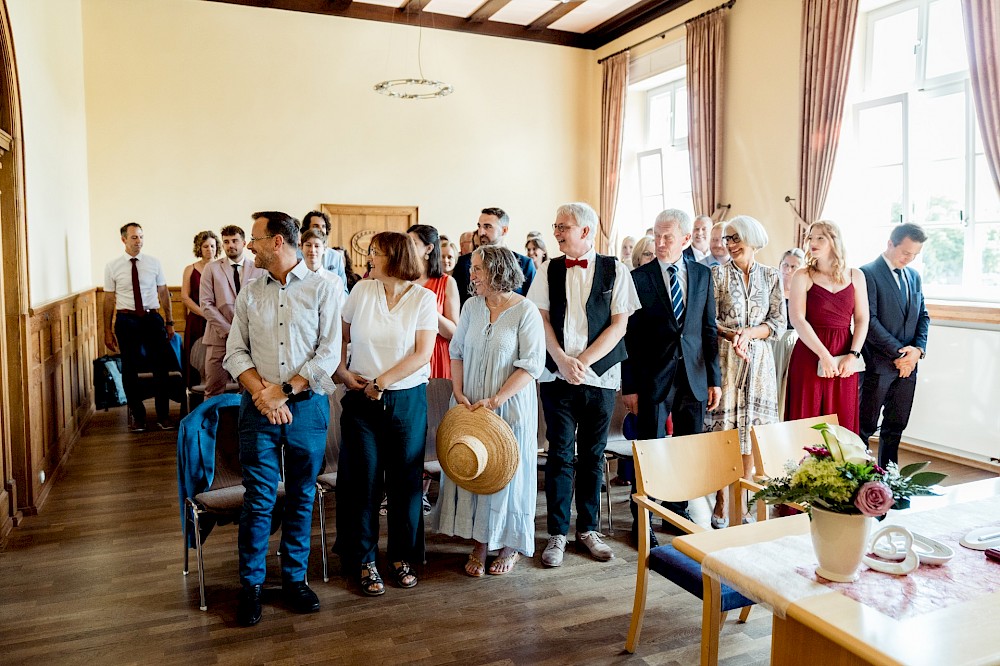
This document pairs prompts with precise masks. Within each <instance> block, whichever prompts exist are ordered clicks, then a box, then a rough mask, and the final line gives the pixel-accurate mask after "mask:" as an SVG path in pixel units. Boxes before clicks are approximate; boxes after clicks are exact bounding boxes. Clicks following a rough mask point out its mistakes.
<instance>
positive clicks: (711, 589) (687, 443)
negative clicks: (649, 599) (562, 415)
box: [625, 430, 759, 664]
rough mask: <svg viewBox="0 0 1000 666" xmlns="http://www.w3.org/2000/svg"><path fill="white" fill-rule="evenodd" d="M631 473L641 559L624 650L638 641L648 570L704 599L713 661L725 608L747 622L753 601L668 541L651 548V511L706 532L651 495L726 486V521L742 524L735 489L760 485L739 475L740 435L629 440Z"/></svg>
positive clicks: (707, 651)
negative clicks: (703, 569) (707, 572)
mask: <svg viewBox="0 0 1000 666" xmlns="http://www.w3.org/2000/svg"><path fill="white" fill-rule="evenodd" d="M633 454H634V458H635V477H636V484H637V489H638V492H637V493H636V494H635V495H634V496H633V497H634V498H635V502H636V504H638V505H639V520H640V525H639V526H638V534H639V562H638V566H637V570H636V577H635V604H634V606H633V608H632V623H631V626H630V627H629V631H628V639H627V640H626V642H625V649H626V650H627V651H629V652H635V648H636V646H637V645H638V643H639V632H640V630H641V629H642V620H643V615H644V614H645V612H646V587H647V585H648V584H649V570H650V569H652V570H653V571H655V572H656V573H658V574H660V575H661V576H664V577H665V578H667V579H668V580H670V581H671V582H673V583H674V584H676V585H679V586H680V587H682V588H684V589H685V590H687V591H688V592H690V593H692V594H694V595H695V596H697V597H699V598H700V599H702V600H703V606H702V628H701V663H702V664H716V663H717V662H718V659H719V630H720V628H721V627H722V623H723V622H724V621H725V617H726V613H727V612H728V611H730V610H733V609H736V608H742V609H743V611H742V612H741V613H740V622H745V621H746V618H747V616H748V615H749V614H750V607H751V605H752V604H753V602H752V601H751V600H749V599H747V598H746V597H744V596H742V595H741V594H739V593H738V592H736V591H735V590H733V589H732V588H730V587H729V586H727V585H723V584H722V583H720V582H719V581H717V580H714V579H711V578H709V577H708V576H705V575H703V574H702V572H701V565H699V564H698V563H697V562H696V561H694V560H693V559H691V558H690V557H688V556H687V555H684V554H683V553H681V552H680V551H678V550H677V549H676V548H674V547H673V546H671V545H665V546H659V547H657V548H654V549H652V550H650V548H649V520H650V518H649V514H650V513H655V514H656V515H658V516H660V517H661V518H663V519H664V520H666V521H668V522H669V523H671V524H672V525H674V526H676V527H678V528H680V529H681V530H683V531H685V532H688V533H694V532H701V531H704V528H703V527H701V526H700V525H696V524H695V523H692V522H691V521H689V520H686V519H684V518H682V517H681V516H679V515H678V514H676V513H674V512H672V511H670V510H668V509H666V508H665V507H662V506H660V505H659V504H658V503H657V502H656V501H653V500H651V499H650V497H656V498H658V499H661V500H668V501H672V502H680V501H683V500H690V499H694V498H696V497H702V496H704V495H708V494H710V493H713V494H714V493H715V492H716V491H718V490H721V489H725V488H728V489H729V513H730V516H729V520H730V523H731V524H733V525H739V523H740V518H741V516H740V503H739V501H738V500H739V493H740V492H741V490H743V489H750V490H758V489H759V487H758V486H757V485H756V484H753V483H751V482H748V481H745V480H744V479H743V478H741V475H742V474H743V461H742V457H741V456H740V441H739V434H738V433H737V431H735V430H726V431H723V432H709V433H703V434H700V435H689V436H686V437H669V438H664V439H653V440H645V441H637V442H635V443H634V444H633Z"/></svg>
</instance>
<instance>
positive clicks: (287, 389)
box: [281, 382, 295, 398]
mask: <svg viewBox="0 0 1000 666" xmlns="http://www.w3.org/2000/svg"><path fill="white" fill-rule="evenodd" d="M281 392H282V393H284V394H285V395H286V396H288V397H289V398H291V397H292V394H294V393H295V388H294V387H293V386H292V385H291V384H289V383H288V382H282V384H281Z"/></svg>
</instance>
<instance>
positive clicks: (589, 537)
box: [576, 530, 615, 562]
mask: <svg viewBox="0 0 1000 666" xmlns="http://www.w3.org/2000/svg"><path fill="white" fill-rule="evenodd" d="M603 536H604V535H603V534H601V533H600V532H597V531H596V530H591V531H589V532H584V533H583V534H580V533H579V532H577V533H576V543H577V544H578V545H579V544H582V545H584V546H585V547H586V548H587V550H589V551H590V554H591V556H593V558H594V559H595V560H598V561H600V562H607V561H608V560H613V559H615V553H614V551H612V550H611V547H610V546H608V544H606V543H604V540H603V539H602V537H603Z"/></svg>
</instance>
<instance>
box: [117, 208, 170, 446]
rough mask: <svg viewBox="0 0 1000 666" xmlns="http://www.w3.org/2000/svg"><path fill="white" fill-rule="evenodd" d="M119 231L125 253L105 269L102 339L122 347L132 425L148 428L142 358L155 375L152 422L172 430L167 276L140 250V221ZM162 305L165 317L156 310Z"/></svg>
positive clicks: (141, 429)
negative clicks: (142, 385)
mask: <svg viewBox="0 0 1000 666" xmlns="http://www.w3.org/2000/svg"><path fill="white" fill-rule="evenodd" d="M121 236H122V243H124V245H125V254H124V255H122V256H120V257H118V258H116V259H113V260H111V261H110V262H108V265H107V267H105V269H104V344H105V345H106V346H107V348H108V349H110V350H111V351H118V350H119V349H120V350H121V356H122V384H123V385H124V388H125V397H126V398H127V399H128V407H129V413H130V416H131V422H130V426H131V428H132V431H133V432H142V431H143V430H145V429H146V407H145V406H144V405H143V404H142V394H141V393H140V390H139V379H138V373H139V369H140V368H141V367H142V366H143V365H144V364H145V365H148V366H151V367H152V369H153V375H154V377H155V384H154V388H155V391H156V392H155V398H156V423H157V425H158V426H159V427H160V428H162V429H164V430H171V429H173V427H174V425H173V423H172V422H171V420H170V398H169V395H168V391H169V388H170V381H169V372H170V368H171V366H172V365H173V366H176V365H177V361H176V357H174V356H173V350H171V348H170V344H169V340H170V338H172V337H173V335H174V322H173V318H172V317H171V316H170V292H169V291H168V290H167V278H166V276H165V275H164V274H163V267H162V266H161V265H160V262H159V261H158V260H157V259H156V258H155V257H151V256H149V255H148V254H143V252H142V245H143V233H142V227H141V226H139V225H138V224H137V223H135V222H129V223H128V224H126V225H125V226H123V227H122V228H121ZM160 306H162V307H163V313H164V314H165V315H166V317H161V316H160V312H159V309H160ZM112 318H113V319H114V327H113V328H112V325H111V321H112ZM164 321H165V322H166V324H165V325H164Z"/></svg>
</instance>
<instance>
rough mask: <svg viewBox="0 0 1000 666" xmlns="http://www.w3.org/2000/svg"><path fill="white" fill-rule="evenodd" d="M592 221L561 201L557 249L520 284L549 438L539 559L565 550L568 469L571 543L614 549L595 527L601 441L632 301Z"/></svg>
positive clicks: (556, 561)
mask: <svg viewBox="0 0 1000 666" xmlns="http://www.w3.org/2000/svg"><path fill="white" fill-rule="evenodd" d="M598 225H599V221H598V219H597V213H596V212H594V209H593V208H591V207H590V206H588V205H587V204H585V203H570V204H565V205H563V206H560V207H559V209H558V210H557V211H556V222H555V224H553V225H552V229H553V231H554V232H555V237H556V241H557V242H558V244H559V249H560V250H562V251H563V252H564V255H563V256H560V257H556V258H554V259H551V260H549V261H547V262H545V263H544V264H542V267H541V268H540V269H539V271H538V274H537V275H536V277H535V281H534V282H532V284H531V289H530V290H529V291H528V298H529V299H530V300H531V301H532V302H533V303H534V304H535V305H537V306H538V309H539V311H541V314H542V322H543V323H544V325H545V349H546V351H547V352H548V353H547V354H546V359H545V372H544V373H543V374H542V377H541V379H540V381H541V382H542V384H541V396H542V410H543V412H544V415H545V427H546V433H547V437H548V440H549V451H548V459H547V462H546V465H545V498H546V501H547V503H548V530H549V542H548V545H546V547H545V550H544V551H543V552H542V564H544V565H545V566H548V567H557V566H559V565H561V564H562V561H563V553H564V552H565V550H566V535H567V534H568V533H569V525H570V510H571V507H570V504H571V499H572V497H573V488H574V481H573V477H574V471H575V475H576V484H575V486H576V512H577V520H576V541H577V544H578V545H580V546H582V547H585V548H586V549H587V550H588V551H589V552H590V554H591V555H592V556H593V557H594V559H597V560H601V561H607V560H610V559H612V558H613V557H614V556H615V555H614V552H613V551H612V550H611V548H610V547H608V545H607V544H605V543H604V541H603V540H602V536H603V535H601V534H600V533H598V531H597V527H598V517H599V509H600V496H601V479H602V476H603V468H604V447H605V445H606V444H607V440H608V428H609V427H610V425H611V413H612V412H613V411H614V406H615V393H616V392H617V391H618V389H619V387H620V386H621V362H622V361H623V360H624V359H625V356H626V355H625V343H624V341H623V340H622V337H623V336H624V335H625V330H626V327H627V326H628V318H629V316H630V315H631V314H632V313H633V312H635V311H636V310H637V309H639V307H640V306H639V299H638V297H637V296H636V293H635V286H633V284H632V278H631V276H630V275H629V272H628V268H626V267H625V265H624V264H623V263H621V262H620V261H617V260H616V259H615V257H608V256H604V255H600V254H597V253H596V252H595V251H594V236H595V234H596V233H597V230H598ZM574 456H575V457H576V466H575V469H574V464H573V459H574Z"/></svg>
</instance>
